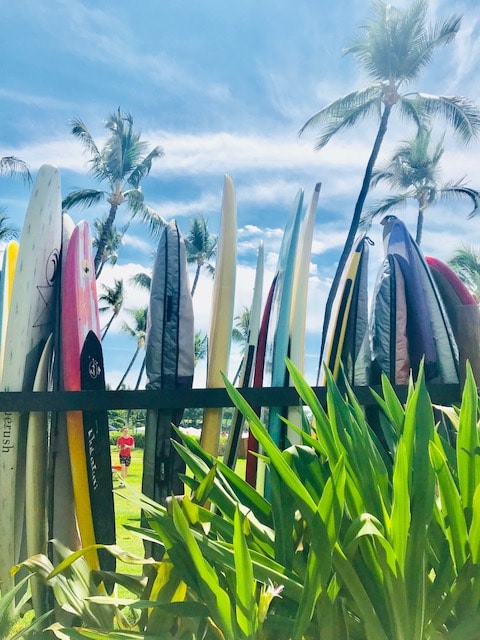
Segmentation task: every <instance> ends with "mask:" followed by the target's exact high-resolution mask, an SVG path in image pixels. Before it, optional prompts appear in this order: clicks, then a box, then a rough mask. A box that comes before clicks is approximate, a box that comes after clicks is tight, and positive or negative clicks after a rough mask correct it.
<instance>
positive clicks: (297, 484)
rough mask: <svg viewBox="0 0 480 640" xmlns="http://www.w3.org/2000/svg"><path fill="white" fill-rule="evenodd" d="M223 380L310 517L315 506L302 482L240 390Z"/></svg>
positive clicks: (264, 448) (230, 394) (306, 515)
mask: <svg viewBox="0 0 480 640" xmlns="http://www.w3.org/2000/svg"><path fill="white" fill-rule="evenodd" d="M224 382H225V386H226V389H227V391H228V394H229V396H230V397H231V398H232V400H233V402H234V403H235V406H236V407H237V408H238V409H239V410H240V411H241V412H242V414H243V415H244V416H245V418H246V419H247V420H248V422H249V424H250V429H251V431H252V433H253V435H254V436H255V438H256V439H257V440H258V442H259V444H260V445H261V446H262V447H263V450H264V451H265V453H266V455H267V456H268V457H269V458H270V461H271V464H272V465H273V466H274V467H275V469H276V471H277V473H278V474H279V475H280V477H281V478H282V479H283V481H284V482H285V485H286V487H287V488H288V490H289V491H291V492H292V493H293V494H294V495H295V497H296V499H297V500H298V501H299V502H300V503H301V505H302V507H303V509H304V510H305V514H304V515H305V517H306V518H307V517H309V516H310V517H311V516H312V515H313V514H315V513H316V510H317V506H316V504H315V502H314V501H313V500H312V498H311V496H310V494H309V493H308V491H307V490H306V489H305V487H304V486H303V484H302V482H301V481H300V480H299V478H298V477H297V476H296V474H295V473H294V472H293V471H292V469H291V468H290V466H289V465H288V463H287V461H286V460H285V459H284V458H283V456H282V452H281V451H280V449H279V448H278V447H277V445H276V444H275V443H274V441H273V440H272V438H271V437H270V435H269V434H268V432H267V430H266V429H265V427H264V426H263V424H262V423H261V422H260V419H259V418H258V416H257V414H256V413H255V411H254V410H253V409H252V408H251V407H250V405H249V404H248V403H247V402H246V401H245V400H244V398H243V397H242V395H241V394H240V392H239V391H238V390H237V389H235V387H234V386H233V385H232V384H231V383H230V382H229V381H228V380H227V378H225V377H224Z"/></svg>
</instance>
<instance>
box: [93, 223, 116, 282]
mask: <svg viewBox="0 0 480 640" xmlns="http://www.w3.org/2000/svg"><path fill="white" fill-rule="evenodd" d="M106 219H107V218H106V216H104V217H103V218H102V219H100V218H95V221H94V223H93V227H94V236H93V242H92V244H93V248H94V249H97V248H98V246H99V244H100V239H101V238H102V237H103V235H104V230H105V223H106ZM105 236H106V243H105V245H104V247H103V252H102V255H101V256H100V264H99V266H98V269H97V270H96V271H95V277H96V278H97V279H98V278H99V277H100V274H101V273H102V271H103V267H104V266H105V264H106V263H107V262H110V264H111V265H115V264H117V260H118V249H119V247H120V244H121V242H122V237H123V233H119V232H118V231H117V228H116V227H115V225H112V226H111V227H110V229H108V230H107V231H106V232H105Z"/></svg>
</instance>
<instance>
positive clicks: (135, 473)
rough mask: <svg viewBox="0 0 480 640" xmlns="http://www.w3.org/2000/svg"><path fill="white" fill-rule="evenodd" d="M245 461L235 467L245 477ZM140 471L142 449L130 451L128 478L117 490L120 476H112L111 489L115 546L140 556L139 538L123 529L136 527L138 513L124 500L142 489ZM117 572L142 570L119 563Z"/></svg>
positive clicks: (115, 459)
mask: <svg viewBox="0 0 480 640" xmlns="http://www.w3.org/2000/svg"><path fill="white" fill-rule="evenodd" d="M112 464H118V452H117V451H116V449H115V447H112ZM245 464H246V463H245V459H239V460H238V462H237V466H236V469H235V470H236V472H237V473H238V474H239V475H240V476H241V477H243V478H244V477H245ZM142 469H143V449H134V450H133V451H132V463H131V465H130V467H129V470H128V476H127V481H126V484H127V486H126V487H125V488H119V484H120V476H119V475H117V474H114V478H113V488H114V490H115V491H114V494H115V521H116V530H117V544H118V545H119V546H120V547H122V549H124V550H125V551H129V552H130V553H134V554H135V555H138V556H142V557H143V555H144V553H143V544H142V541H141V539H140V537H139V536H137V535H136V534H135V533H133V532H131V531H129V530H128V529H126V528H125V525H126V524H131V525H135V526H136V525H138V524H139V519H140V512H139V510H138V508H137V507H136V506H135V505H133V504H132V503H131V502H130V501H129V500H127V499H126V498H127V497H128V494H129V491H130V489H134V490H136V491H141V489H142ZM118 569H119V571H123V570H126V571H127V572H128V573H137V572H138V573H141V572H142V568H141V566H139V565H135V566H134V565H129V566H128V569H126V568H125V566H122V563H119V567H118Z"/></svg>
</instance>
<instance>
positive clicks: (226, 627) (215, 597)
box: [172, 500, 235, 640]
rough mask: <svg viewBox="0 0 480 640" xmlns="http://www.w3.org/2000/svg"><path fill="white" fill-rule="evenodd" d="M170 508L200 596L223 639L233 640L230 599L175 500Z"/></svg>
mask: <svg viewBox="0 0 480 640" xmlns="http://www.w3.org/2000/svg"><path fill="white" fill-rule="evenodd" d="M172 507H173V520H174V523H175V526H176V528H177V530H178V532H179V535H181V537H182V539H183V541H184V544H185V546H186V549H187V551H188V553H189V555H190V558H191V559H192V561H193V564H194V565H195V569H196V571H197V572H198V579H199V584H200V589H201V595H202V596H203V599H204V601H205V602H206V603H207V605H208V607H209V610H210V612H211V616H212V618H213V619H214V620H215V621H216V623H217V624H218V625H219V626H220V628H221V629H222V631H223V633H224V635H225V637H226V638H230V639H231V640H235V634H234V627H233V618H232V611H231V605H230V599H229V597H228V595H227V593H226V592H225V591H224V590H223V589H222V587H221V586H220V584H219V580H218V576H217V574H216V573H215V571H214V569H213V568H212V566H211V565H210V564H208V562H207V561H206V560H205V558H204V556H203V554H202V552H201V550H200V548H199V546H198V544H197V542H196V541H195V538H194V537H193V535H192V532H191V531H190V529H189V527H188V522H187V520H186V518H185V516H184V515H183V513H182V510H181V508H180V506H179V505H178V503H177V501H176V500H174V501H173V502H172Z"/></svg>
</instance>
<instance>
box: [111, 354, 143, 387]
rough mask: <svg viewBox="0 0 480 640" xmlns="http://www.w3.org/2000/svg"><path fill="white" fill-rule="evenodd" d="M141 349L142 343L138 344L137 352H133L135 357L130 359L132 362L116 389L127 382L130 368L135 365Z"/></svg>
mask: <svg viewBox="0 0 480 640" xmlns="http://www.w3.org/2000/svg"><path fill="white" fill-rule="evenodd" d="M139 351H140V345H138V346H137V348H136V350H135V353H134V354H133V358H132V359H131V360H130V364H129V365H128V367H127V370H126V371H125V373H124V374H123V376H122V379H121V380H120V382H119V383H118V385H117V388H116V389H115V391H118V390H119V389H120V387H121V386H122V384H123V383H124V382H125V378H126V377H127V376H128V374H129V373H130V369H131V368H132V367H133V363H134V362H135V360H136V359H137V356H138V352H139Z"/></svg>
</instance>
